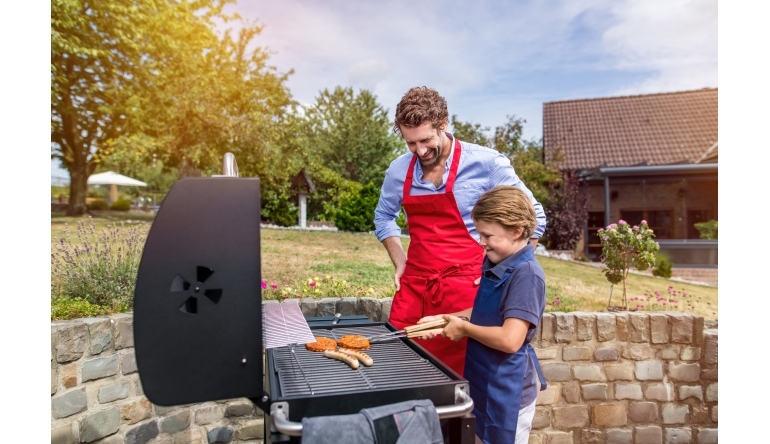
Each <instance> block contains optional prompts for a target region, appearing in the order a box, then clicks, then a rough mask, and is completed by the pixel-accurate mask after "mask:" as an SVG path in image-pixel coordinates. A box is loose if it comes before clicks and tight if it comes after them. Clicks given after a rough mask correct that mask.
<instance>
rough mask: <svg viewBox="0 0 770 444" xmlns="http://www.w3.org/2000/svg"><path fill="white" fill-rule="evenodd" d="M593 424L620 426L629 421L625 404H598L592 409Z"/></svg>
mask: <svg viewBox="0 0 770 444" xmlns="http://www.w3.org/2000/svg"><path fill="white" fill-rule="evenodd" d="M591 415H592V418H591V419H592V421H593V425H595V426H598V427H620V426H624V425H626V423H627V422H628V411H627V408H626V405H625V404H596V405H594V406H593V407H592V409H591Z"/></svg>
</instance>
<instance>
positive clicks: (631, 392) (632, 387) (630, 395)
mask: <svg viewBox="0 0 770 444" xmlns="http://www.w3.org/2000/svg"><path fill="white" fill-rule="evenodd" d="M615 399H633V400H639V399H642V384H639V383H638V382H631V383H618V382H616V383H615Z"/></svg>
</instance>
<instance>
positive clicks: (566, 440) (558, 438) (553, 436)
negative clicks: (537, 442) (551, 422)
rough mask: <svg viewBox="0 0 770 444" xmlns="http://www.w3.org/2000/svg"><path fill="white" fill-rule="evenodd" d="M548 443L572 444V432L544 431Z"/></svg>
mask: <svg viewBox="0 0 770 444" xmlns="http://www.w3.org/2000/svg"><path fill="white" fill-rule="evenodd" d="M545 437H546V442H547V443H548V444H572V442H573V440H572V432H545Z"/></svg>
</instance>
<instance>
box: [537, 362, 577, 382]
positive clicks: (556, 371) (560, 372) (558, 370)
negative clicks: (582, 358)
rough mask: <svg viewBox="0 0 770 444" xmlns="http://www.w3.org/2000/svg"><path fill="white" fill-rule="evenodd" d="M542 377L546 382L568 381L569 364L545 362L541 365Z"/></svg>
mask: <svg viewBox="0 0 770 444" xmlns="http://www.w3.org/2000/svg"><path fill="white" fill-rule="evenodd" d="M543 376H545V380H546V381H553V382H560V381H569V380H570V374H569V364H567V363H564V362H546V363H544V364H543Z"/></svg>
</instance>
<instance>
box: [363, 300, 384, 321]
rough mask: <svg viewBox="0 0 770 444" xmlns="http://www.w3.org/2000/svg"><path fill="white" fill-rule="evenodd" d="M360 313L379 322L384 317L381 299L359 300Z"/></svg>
mask: <svg viewBox="0 0 770 444" xmlns="http://www.w3.org/2000/svg"><path fill="white" fill-rule="evenodd" d="M358 310H359V312H360V313H361V314H362V315H364V316H366V317H368V318H369V319H371V320H372V321H374V322H377V321H378V320H379V319H380V317H382V304H381V303H380V300H379V299H375V298H361V299H359V300H358Z"/></svg>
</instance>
